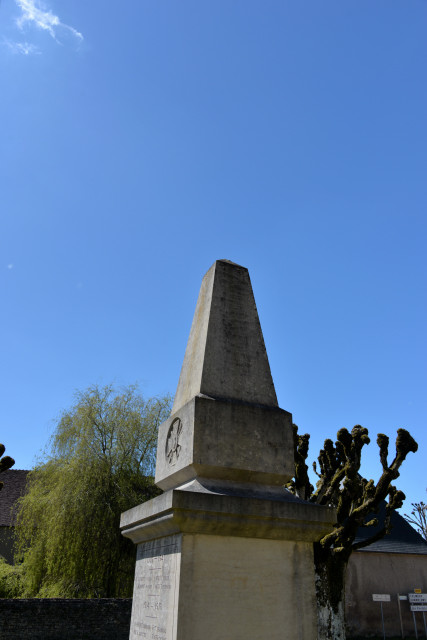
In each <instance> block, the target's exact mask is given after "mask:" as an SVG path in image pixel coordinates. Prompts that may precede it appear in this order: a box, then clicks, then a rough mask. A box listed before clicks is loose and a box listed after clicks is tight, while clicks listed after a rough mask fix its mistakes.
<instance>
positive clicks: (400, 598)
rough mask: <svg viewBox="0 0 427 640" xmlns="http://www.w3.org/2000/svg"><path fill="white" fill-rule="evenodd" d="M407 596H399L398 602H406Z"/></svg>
mask: <svg viewBox="0 0 427 640" xmlns="http://www.w3.org/2000/svg"><path fill="white" fill-rule="evenodd" d="M407 599H408V596H399V600H407Z"/></svg>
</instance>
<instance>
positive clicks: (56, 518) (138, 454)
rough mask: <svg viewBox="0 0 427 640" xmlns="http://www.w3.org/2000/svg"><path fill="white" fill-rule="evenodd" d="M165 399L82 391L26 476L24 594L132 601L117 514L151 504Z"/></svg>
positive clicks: (20, 519)
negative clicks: (45, 456) (42, 456)
mask: <svg viewBox="0 0 427 640" xmlns="http://www.w3.org/2000/svg"><path fill="white" fill-rule="evenodd" d="M169 413H170V398H169V397H163V398H151V399H149V400H144V399H143V398H142V396H141V395H139V394H138V392H137V389H136V388H135V387H128V388H126V389H123V390H121V391H117V390H115V389H114V388H113V387H112V386H106V387H103V388H99V387H97V386H93V387H90V388H89V389H87V390H86V391H84V392H79V393H77V394H76V402H75V404H74V406H73V407H72V408H71V409H70V410H68V411H64V413H63V414H62V415H61V417H60V419H59V421H58V423H57V425H56V429H55V431H54V434H53V436H52V439H51V443H50V448H49V451H48V453H49V455H48V459H47V460H46V461H45V462H44V463H42V464H39V465H38V466H37V467H36V468H35V469H34V470H33V471H31V473H30V474H29V477H28V490H27V492H26V494H25V496H24V497H23V498H22V499H21V500H20V502H19V507H18V513H17V557H18V559H19V560H20V561H21V562H22V569H23V578H22V584H23V595H27V596H48V597H113V596H116V597H117V596H118V597H120V596H129V595H131V594H132V582H133V572H134V561H135V549H134V545H133V544H132V542H130V541H129V540H126V539H125V538H123V537H122V536H121V535H120V530H119V520H120V513H121V512H122V511H124V510H126V509H128V508H130V507H133V506H135V505H137V504H138V503H140V502H142V501H144V500H145V499H148V498H150V497H153V496H154V495H157V493H158V490H157V489H156V487H155V486H154V484H153V478H152V475H153V472H154V466H155V451H156V443H157V430H158V426H159V425H160V423H161V422H163V420H165V419H166V417H167V416H168V415H169Z"/></svg>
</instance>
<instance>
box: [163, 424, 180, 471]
mask: <svg viewBox="0 0 427 640" xmlns="http://www.w3.org/2000/svg"><path fill="white" fill-rule="evenodd" d="M181 431H182V422H181V419H180V418H175V419H174V420H173V422H172V424H171V426H170V427H169V431H168V435H167V438H166V459H167V461H168V462H169V464H170V465H174V464H175V463H176V462H177V460H178V458H179V452H180V451H181V445H180V444H179V436H180V435H181Z"/></svg>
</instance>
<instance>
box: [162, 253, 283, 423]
mask: <svg viewBox="0 0 427 640" xmlns="http://www.w3.org/2000/svg"><path fill="white" fill-rule="evenodd" d="M199 393H201V394H204V395H207V396H212V397H215V398H234V399H235V400H239V401H243V402H253V403H256V404H265V405H269V406H277V398H276V392H275V390H274V385H273V380H272V377H271V372H270V365H269V363H268V358H267V352H266V350H265V345H264V338H263V336H262V331H261V326H260V323H259V318H258V312H257V308H256V304H255V299H254V295H253V292H252V286H251V282H250V278H249V273H248V270H247V269H246V268H245V267H241V266H240V265H237V264H235V263H233V262H230V261H229V260H217V261H216V262H215V263H214V264H213V266H212V267H211V268H210V269H209V271H208V272H207V273H206V275H205V277H204V278H203V281H202V285H201V288H200V293H199V298H198V300H197V305H196V311H195V313H194V318H193V324H192V326H191V331H190V337H189V339H188V343H187V349H186V352H185V357H184V363H183V365H182V369H181V375H180V378H179V382H178V388H177V390H176V394H175V401H174V405H173V408H172V413H173V414H174V413H176V412H177V411H178V410H179V409H180V408H181V407H182V406H183V405H185V404H186V403H187V402H189V401H190V400H191V399H192V398H193V397H194V396H196V395H198V394H199Z"/></svg>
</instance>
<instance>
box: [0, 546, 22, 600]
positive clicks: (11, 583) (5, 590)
mask: <svg viewBox="0 0 427 640" xmlns="http://www.w3.org/2000/svg"><path fill="white" fill-rule="evenodd" d="M22 576H23V567H22V565H15V566H12V565H10V564H9V563H8V562H6V560H5V559H4V558H3V557H2V556H0V598H19V597H20V596H21V595H22Z"/></svg>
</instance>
